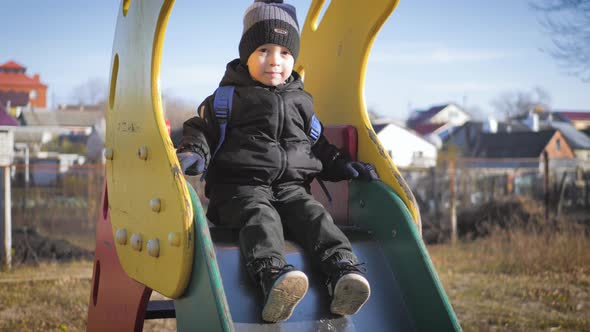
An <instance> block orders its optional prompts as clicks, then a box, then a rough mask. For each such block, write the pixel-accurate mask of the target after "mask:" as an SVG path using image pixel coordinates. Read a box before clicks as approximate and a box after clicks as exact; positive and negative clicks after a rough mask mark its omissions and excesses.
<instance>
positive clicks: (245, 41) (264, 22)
mask: <svg viewBox="0 0 590 332" xmlns="http://www.w3.org/2000/svg"><path fill="white" fill-rule="evenodd" d="M268 43H272V44H277V45H281V46H284V47H286V48H288V49H289V51H291V53H292V54H293V58H295V59H297V55H299V24H298V23H297V15H296V13H295V7H293V6H291V5H288V4H284V3H283V0H255V1H254V3H253V4H252V5H251V6H250V7H248V9H247V10H246V14H245V15H244V31H243V32H242V39H241V40H240V61H241V62H242V63H243V64H247V63H248V58H249V57H250V54H252V52H254V51H256V49H257V48H258V47H259V46H260V45H264V44H268Z"/></svg>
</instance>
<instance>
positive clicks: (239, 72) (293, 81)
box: [219, 59, 303, 91]
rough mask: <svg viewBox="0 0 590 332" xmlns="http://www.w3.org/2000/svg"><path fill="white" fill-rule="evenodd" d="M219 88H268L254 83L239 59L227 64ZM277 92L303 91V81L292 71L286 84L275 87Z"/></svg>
mask: <svg viewBox="0 0 590 332" xmlns="http://www.w3.org/2000/svg"><path fill="white" fill-rule="evenodd" d="M219 85H220V86H225V85H233V86H262V87H267V88H269V86H267V85H264V84H262V83H260V82H258V81H255V80H254V79H252V77H251V76H250V73H249V72H248V67H246V66H244V65H243V64H242V63H241V62H240V59H235V60H233V61H231V62H230V63H228V64H227V66H226V68H225V74H224V75H223V78H222V79H221V82H220V83H219ZM276 89H277V90H285V91H286V90H303V81H301V76H300V75H299V73H297V72H296V71H293V73H292V74H291V76H290V77H289V78H288V79H287V82H285V83H283V84H280V85H278V86H276Z"/></svg>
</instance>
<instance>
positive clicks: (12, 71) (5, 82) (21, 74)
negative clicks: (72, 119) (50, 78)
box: [0, 61, 47, 115]
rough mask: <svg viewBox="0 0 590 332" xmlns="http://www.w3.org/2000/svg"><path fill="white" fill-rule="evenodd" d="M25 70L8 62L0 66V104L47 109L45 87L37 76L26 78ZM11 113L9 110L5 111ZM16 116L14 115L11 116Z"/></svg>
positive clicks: (12, 62) (14, 63) (16, 64)
mask: <svg viewBox="0 0 590 332" xmlns="http://www.w3.org/2000/svg"><path fill="white" fill-rule="evenodd" d="M26 71H27V68H26V67H24V66H22V65H20V64H18V63H16V62H14V61H8V62H6V63H4V64H1V65H0V104H1V105H3V106H6V105H7V104H8V105H10V107H7V108H11V107H23V106H27V105H29V104H30V106H33V107H38V108H45V107H47V98H46V95H47V85H45V84H43V83H42V82H41V79H40V76H39V74H34V75H33V76H28V75H27V74H26ZM7 111H8V112H9V113H11V111H12V110H11V109H8V110H7ZM13 115H16V114H13Z"/></svg>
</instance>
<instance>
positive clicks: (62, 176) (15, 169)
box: [11, 163, 206, 250]
mask: <svg viewBox="0 0 590 332" xmlns="http://www.w3.org/2000/svg"><path fill="white" fill-rule="evenodd" d="M104 176H105V168H104V165H102V164H90V165H76V166H70V167H67V168H64V167H60V166H59V165H57V164H55V163H47V164H43V163H36V164H31V165H28V166H25V165H24V164H17V165H12V167H11V179H12V180H11V183H12V227H13V230H16V231H17V232H19V230H22V229H34V230H35V231H37V232H39V233H40V234H42V235H43V236H45V237H49V238H52V239H65V240H68V241H70V242H73V243H74V244H77V245H81V246H83V247H84V248H86V249H89V250H94V236H95V229H96V228H95V225H96V221H97V219H98V218H99V211H100V208H101V206H100V204H101V197H102V190H103V185H104ZM188 181H189V182H190V183H191V184H192V185H193V187H194V188H195V190H196V191H197V193H198V194H199V196H200V197H202V196H203V188H202V187H203V183H201V182H200V181H199V180H198V178H195V177H190V178H188ZM202 201H203V202H204V203H206V200H205V199H204V198H203V197H202Z"/></svg>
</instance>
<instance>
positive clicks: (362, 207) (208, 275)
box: [88, 0, 461, 331]
mask: <svg viewBox="0 0 590 332" xmlns="http://www.w3.org/2000/svg"><path fill="white" fill-rule="evenodd" d="M173 3H174V0H150V1H147V0H143V1H142V0H133V1H131V0H122V1H121V12H120V14H119V17H118V19H117V29H116V34H115V41H114V44H113V58H112V62H111V77H110V92H109V103H108V109H107V137H106V143H105V145H106V146H105V156H106V158H107V165H106V175H107V176H106V178H107V181H106V182H107V183H106V185H105V191H104V196H103V199H104V209H103V213H102V215H101V218H99V221H98V223H99V224H98V225H97V241H96V242H97V249H96V258H95V269H94V275H93V286H92V292H91V295H90V303H89V309H88V310H89V313H88V317H89V318H88V331H100V330H104V329H105V328H108V329H110V330H117V331H131V330H133V331H141V329H142V327H143V319H144V317H146V315H147V316H151V317H158V313H157V312H153V311H150V310H149V308H150V305H148V300H149V294H151V291H152V290H155V291H157V292H159V293H161V294H164V295H166V296H168V297H170V298H173V299H175V300H174V310H168V312H170V311H172V314H171V315H169V316H175V317H176V321H177V327H178V330H179V331H232V330H239V331H240V330H245V331H248V330H250V331H266V330H271V331H275V330H276V331H279V330H280V331H283V330H299V331H308V330H312V331H316V330H328V331H380V330H385V331H460V330H461V328H460V326H459V324H458V322H457V319H456V317H455V314H454V312H453V310H452V308H451V306H450V304H449V302H448V299H447V297H446V294H445V293H444V291H443V289H442V287H441V285H440V282H439V280H438V278H437V276H436V273H435V271H434V269H433V267H432V264H431V262H430V259H429V257H428V253H427V251H426V250H425V248H424V244H423V242H422V240H421V239H420V234H419V229H420V215H419V211H418V209H417V206H416V204H415V200H414V197H413V195H412V192H411V190H410V189H409V188H408V187H407V185H406V183H405V181H404V180H403V178H402V177H401V175H400V173H399V171H398V170H397V168H396V167H395V165H394V164H393V161H392V160H391V158H390V157H389V156H388V154H387V153H385V152H384V151H383V149H382V148H381V145H380V143H379V142H378V140H377V138H376V135H375V133H374V131H373V130H372V127H371V124H370V122H369V119H368V116H367V113H366V106H365V102H364V97H363V89H364V76H365V68H366V65H367V59H368V55H369V50H370V47H371V45H372V42H373V40H374V38H375V36H376V34H377V32H378V30H379V28H380V27H381V26H382V24H383V23H384V22H385V20H386V19H387V17H389V15H390V14H391V13H392V12H393V10H394V8H395V6H396V5H397V0H372V1H371V5H370V6H367V5H366V3H364V2H361V1H352V0H350V1H348V0H342V1H331V2H330V6H329V7H328V9H327V10H326V11H325V14H324V16H323V18H322V20H321V22H318V17H319V13H320V11H321V9H322V7H323V6H324V5H325V3H326V1H323V0H313V1H312V5H311V8H310V11H309V13H308V17H307V19H306V22H305V25H304V27H303V32H302V42H301V44H302V45H301V46H302V51H301V54H300V57H299V59H298V62H297V64H296V65H297V70H299V71H300V72H302V73H303V75H304V77H305V85H306V88H307V90H308V91H309V92H311V93H312V95H313V96H314V105H315V109H316V113H317V115H318V117H319V118H320V120H321V121H322V123H323V124H324V125H326V126H332V127H334V126H336V127H337V126H342V125H346V126H349V127H350V128H354V131H355V132H356V134H355V135H354V136H351V135H348V134H347V135H348V136H345V139H344V140H343V141H344V142H349V143H350V144H348V147H347V149H348V150H349V153H350V154H351V155H354V156H356V159H358V160H362V161H365V162H370V163H372V164H373V165H375V166H376V168H377V171H378V173H379V175H380V177H381V180H382V181H380V182H372V183H364V182H359V181H352V182H350V183H349V184H346V185H345V186H346V190H345V191H341V190H337V191H333V192H332V193H333V196H335V197H337V198H338V201H336V202H334V204H333V206H332V207H331V208H335V211H333V210H332V209H331V212H333V213H334V215H335V216H340V215H342V216H344V219H346V221H345V222H344V223H339V224H341V225H342V227H343V229H344V230H345V232H346V233H347V234H348V235H349V236H350V238H351V240H352V243H353V247H354V249H355V251H356V253H357V254H358V256H359V257H360V259H361V260H362V261H365V262H366V264H367V269H368V278H369V280H370V282H371V285H372V296H371V299H370V300H369V302H368V303H367V304H366V305H365V307H363V309H362V310H361V311H360V312H359V313H358V314H357V315H354V316H350V317H336V316H333V315H331V314H329V312H328V308H329V305H328V303H329V297H328V294H327V290H326V287H325V285H324V284H323V283H324V280H323V277H322V276H321V274H320V273H319V272H318V271H317V270H316V269H315V268H314V267H313V266H310V264H309V261H308V260H307V259H306V258H305V255H303V254H302V253H301V250H300V249H299V248H298V247H297V246H296V245H293V244H289V246H288V248H287V252H288V253H287V259H288V260H289V263H291V264H294V265H296V266H297V267H298V268H301V269H302V270H303V271H305V272H306V273H307V274H308V276H309V277H310V282H311V289H310V292H309V294H308V295H307V296H306V297H305V298H304V300H303V301H302V303H301V304H300V305H299V306H298V307H297V309H296V311H295V313H294V315H293V316H292V318H291V319H290V320H288V321H286V322H283V323H280V324H265V323H263V322H261V320H260V308H261V305H262V303H261V301H262V299H261V298H260V294H258V291H257V287H256V285H253V284H252V282H251V281H249V280H248V279H247V277H246V274H245V273H244V271H243V270H242V267H241V266H242V265H241V264H240V262H239V254H238V252H239V251H238V249H237V248H236V241H235V234H234V233H232V232H231V231H228V230H223V229H215V228H212V229H209V227H208V225H207V221H206V219H205V217H204V213H203V209H202V208H201V205H200V203H199V200H198V198H197V196H196V194H195V192H194V190H193V189H192V188H190V186H188V185H186V182H185V180H184V177H183V176H182V174H181V171H180V169H179V165H178V160H177V159H176V156H175V153H174V147H173V146H172V142H171V140H170V137H169V136H168V133H167V132H166V126H165V121H164V117H163V111H162V105H161V104H162V101H161V97H160V91H159V69H160V62H161V55H162V48H163V37H164V32H165V27H166V21H167V19H168V17H169V14H170V11H171V9H172V5H173ZM317 45H322V47H316V46H317ZM343 68H346V69H347V70H342V69H343ZM326 81H329V82H330V83H331V84H323V83H322V82H326ZM347 132H351V130H348V131H347ZM353 137H354V139H352V138H353ZM107 189H108V190H107ZM317 197H318V196H316V198H317ZM338 218H339V217H338ZM109 229H110V232H109ZM146 308H148V310H147V313H146ZM142 313H143V314H142ZM164 316H165V315H164Z"/></svg>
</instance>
